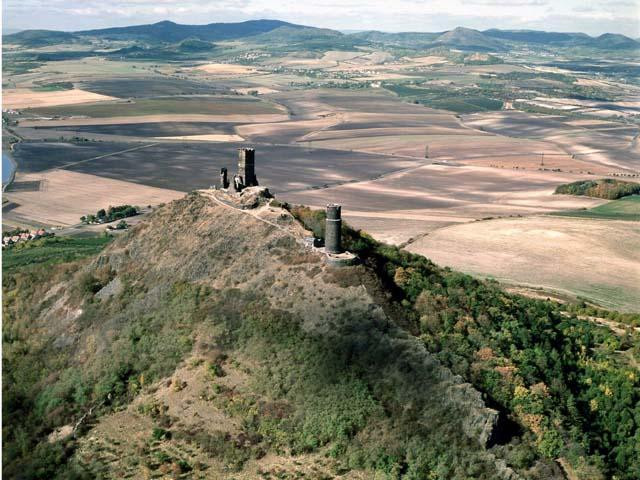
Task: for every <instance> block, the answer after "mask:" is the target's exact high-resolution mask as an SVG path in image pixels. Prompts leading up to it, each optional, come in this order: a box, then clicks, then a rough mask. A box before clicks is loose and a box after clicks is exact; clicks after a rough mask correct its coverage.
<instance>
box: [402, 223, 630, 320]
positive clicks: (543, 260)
mask: <svg viewBox="0 0 640 480" xmlns="http://www.w3.org/2000/svg"><path fill="white" fill-rule="evenodd" d="M639 244H640V223H638V222H620V221H604V222H603V221H602V220H593V219H586V218H585V219H582V218H568V217H555V216H553V217H552V216H542V217H528V218H521V219H499V220H490V221H485V222H477V223H468V224H464V225H455V226H451V227H447V228H443V229H440V230H438V231H436V232H434V233H432V234H430V235H427V236H425V237H423V238H421V239H419V240H417V241H416V242H414V243H412V244H411V245H409V246H408V247H407V249H408V250H409V251H411V252H414V253H419V254H421V255H425V256H426V257H427V258H430V259H431V260H433V261H434V262H436V263H438V264H441V265H446V266H449V267H452V268H455V269H457V270H461V271H463V272H467V273H472V274H474V275H481V276H484V277H490V278H495V279H497V280H501V281H504V282H507V283H514V284H524V285H529V286H537V287H543V288H546V289H548V290H550V291H551V292H554V291H555V292H560V293H564V294H567V293H569V294H573V295H578V296H582V297H584V298H587V299H589V300H591V301H594V302H596V303H598V304H600V305H603V306H605V307H607V308H621V309H623V310H626V311H638V310H640V290H639V288H640V285H639V284H638V278H640V249H638V248H637V247H638V245H639Z"/></svg>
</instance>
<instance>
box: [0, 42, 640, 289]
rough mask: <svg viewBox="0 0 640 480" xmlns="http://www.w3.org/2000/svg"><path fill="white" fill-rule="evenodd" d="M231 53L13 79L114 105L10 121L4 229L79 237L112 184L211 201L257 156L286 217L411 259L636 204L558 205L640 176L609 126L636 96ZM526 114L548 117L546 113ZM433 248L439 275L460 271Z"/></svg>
mask: <svg viewBox="0 0 640 480" xmlns="http://www.w3.org/2000/svg"><path fill="white" fill-rule="evenodd" d="M241 43H242V42H240V43H239V44H238V43H235V42H223V43H222V44H220V45H219V46H218V47H216V49H214V52H213V53H212V55H214V56H212V57H211V58H206V55H205V56H204V57H202V58H197V59H196V60H193V59H185V60H184V61H180V60H176V61H170V62H169V61H161V60H157V61H156V60H154V61H153V62H148V61H138V60H135V59H126V60H124V59H114V58H109V59H104V58H100V57H86V58H82V59H69V60H57V61H46V62H44V63H42V64H41V65H40V66H37V67H35V68H32V69H31V70H30V71H29V72H23V73H21V74H15V73H14V74H12V75H10V77H9V78H8V79H7V82H9V83H8V85H10V86H11V87H12V88H13V87H15V90H16V91H24V92H29V94H30V95H40V96H43V97H41V98H42V99H45V98H47V99H48V100H47V101H49V102H54V103H55V100H54V97H53V96H51V95H63V94H65V95H67V97H68V90H66V91H65V90H60V91H56V90H57V89H56V88H47V87H46V86H47V85H54V86H55V85H64V86H65V88H68V87H69V86H70V85H71V86H75V87H76V88H79V89H82V91H83V92H85V95H87V96H85V97H81V96H78V98H84V99H87V98H90V96H92V95H106V96H107V97H99V98H100V99H101V100H104V101H92V102H91V103H82V104H78V105H71V104H70V105H62V104H61V105H55V104H54V103H51V104H49V105H47V104H42V106H41V108H22V109H21V111H20V113H19V114H14V115H13V116H12V115H9V118H8V120H9V121H15V122H16V124H14V125H13V126H12V127H11V129H12V130H11V132H12V133H11V135H16V136H19V137H20V138H21V139H22V141H19V142H18V143H17V144H16V145H15V147H14V156H15V158H16V161H17V163H18V165H19V169H18V170H19V175H18V178H17V179H16V180H17V182H16V184H15V185H14V187H13V188H10V189H9V191H8V192H6V194H5V195H6V196H8V197H11V203H10V204H11V205H16V206H15V207H11V211H10V212H8V216H9V218H13V219H15V220H16V221H17V220H24V221H26V222H28V221H31V222H32V223H33V222H36V223H37V221H43V222H49V223H56V222H59V223H66V224H68V223H72V222H73V221H75V220H74V219H75V218H76V217H77V216H78V209H77V208H76V207H75V206H74V205H73V203H74V202H76V201H77V198H79V196H80V195H85V196H86V198H87V202H89V203H91V205H95V206H96V208H98V207H97V206H98V205H101V204H102V203H104V202H105V199H106V197H107V196H108V193H107V192H108V188H109V187H108V185H111V184H110V183H109V182H118V183H117V189H116V190H114V191H118V192H120V193H123V192H125V191H127V190H130V191H131V193H132V194H133V193H135V199H136V201H138V203H153V202H154V201H155V202H158V201H160V200H159V199H160V198H163V199H166V198H174V196H175V195H178V194H179V193H180V192H188V191H190V190H193V189H198V188H206V187H209V186H210V185H213V184H216V183H217V181H218V175H219V169H220V168H221V167H227V168H228V169H229V171H230V172H231V173H233V172H234V171H235V168H236V162H237V152H236V149H237V148H238V147H240V146H253V147H255V148H256V162H257V163H256V173H257V175H258V179H259V181H260V183H261V185H264V186H267V187H269V188H270V189H271V190H272V191H273V192H274V193H276V194H278V196H279V197H280V198H282V199H283V200H285V201H288V202H291V203H301V204H306V205H311V206H314V207H318V208H323V207H324V205H326V204H327V203H330V202H339V203H341V204H342V205H343V208H344V216H345V218H346V219H347V220H348V221H349V223H350V224H352V225H354V226H355V227H357V228H361V229H363V230H365V231H368V232H370V233H371V234H373V235H374V236H375V237H376V238H377V239H380V240H384V241H387V242H390V243H395V244H401V245H405V244H407V245H408V248H414V247H415V246H416V245H419V244H420V242H422V241H424V240H425V239H428V238H430V237H431V236H432V235H438V234H439V232H441V231H442V232H448V231H455V228H469V229H471V230H473V229H475V228H477V229H482V228H483V225H484V224H485V223H487V222H486V221H485V220H483V219H487V218H501V219H513V220H514V221H515V220H516V219H519V216H531V215H540V214H549V213H552V214H554V215H555V214H558V215H561V216H559V217H551V218H556V219H559V218H567V219H568V218H569V216H572V217H581V219H583V220H585V221H586V220H588V219H591V220H593V221H600V222H606V221H612V220H620V219H626V220H637V219H638V216H637V215H638V214H637V211H636V210H635V204H632V203H631V202H633V200H625V202H622V203H616V202H613V203H610V204H606V203H605V202H604V201H602V200H597V199H590V198H576V197H570V196H559V195H553V191H554V189H555V187H556V186H558V185H560V184H564V183H568V182H572V181H577V180H586V179H592V178H594V176H598V178H607V177H608V178H617V177H625V178H626V177H628V178H629V179H630V180H631V181H633V179H634V178H638V177H640V146H639V145H640V142H639V141H638V138H639V136H638V132H639V131H640V130H639V129H638V127H637V125H636V124H635V123H634V122H632V121H629V120H628V119H621V118H618V117H617V116H615V115H614V116H607V115H605V114H604V113H603V112H604V111H605V110H607V109H611V108H614V107H615V106H616V105H617V106H618V107H620V108H619V110H618V111H619V112H620V113H624V114H625V115H626V114H627V113H625V112H627V111H631V110H633V108H636V104H637V96H638V94H640V87H636V86H634V85H632V84H625V85H624V88H622V87H621V84H620V83H619V82H617V81H614V80H612V79H607V78H601V77H602V76H599V77H598V78H597V79H596V78H595V77H593V78H592V76H590V75H588V74H583V73H576V72H571V71H555V70H553V69H552V70H553V71H550V70H549V67H548V65H547V66H545V65H544V64H546V63H548V58H546V57H544V56H540V57H537V56H535V55H531V54H527V55H524V56H521V57H518V60H517V62H516V63H514V64H510V63H509V58H508V57H505V58H498V57H495V56H491V55H487V54H483V53H478V52H476V53H469V52H452V51H450V52H446V51H443V50H437V51H430V52H428V53H425V52H423V51H420V52H416V53H415V54H408V53H407V51H406V50H404V49H403V48H404V47H403V48H399V49H398V48H396V47H394V48H390V49H384V48H375V49H372V50H366V49H365V50H360V49H355V48H353V47H350V48H346V49H345V50H340V49H336V48H331V49H326V50H321V49H320V50H318V49H314V50H313V51H306V52H289V51H287V53H284V54H283V53H281V52H277V51H274V50H270V49H268V51H266V52H263V53H259V52H260V49H259V46H257V45H254V44H253V43H252V44H251V45H250V47H249V49H248V50H246V49H245V48H247V47H246V45H245V46H244V47H240V45H241ZM236 48H240V49H239V50H236ZM255 49H257V50H256V52H258V53H255V52H254V51H253V50H255ZM51 51H53V52H57V51H58V48H57V47H54V48H52V49H51ZM223 52H235V53H234V54H233V55H231V54H229V55H227V53H223ZM62 53H64V52H62ZM173 54H175V51H173V53H172V55H173ZM254 54H255V55H254ZM463 59H466V60H463ZM467 60H470V61H471V62H472V63H473V62H480V63H482V62H484V61H486V62H489V64H486V65H482V64H478V65H475V64H465V63H463V62H466V61H467ZM45 96H48V97H45ZM591 97H593V98H591ZM34 98H35V97H34ZM38 98H40V97H38ZM42 101H44V100H42ZM527 102H537V103H540V104H542V103H544V104H545V105H548V106H550V107H553V108H552V110H550V111H549V112H547V113H540V112H536V111H534V109H532V108H529V107H530V104H529V103H527ZM522 105H524V106H527V105H529V106H528V107H527V108H526V109H521V110H519V108H521V106H522ZM612 105H613V107H612ZM26 106H33V107H35V106H36V105H26ZM616 108H617V107H616ZM600 110H602V111H600ZM614 176H615V177H614ZM64 182H69V187H68V190H69V192H68V194H67V195H66V196H64V198H62V199H61V200H60V201H59V202H58V203H56V202H57V200H56V198H57V196H56V195H57V194H56V193H54V192H53V191H52V188H53V186H54V185H56V186H57V187H56V188H58V189H62V185H63V184H64ZM76 182H86V183H87V184H90V185H94V189H93V190H92V189H86V188H84V187H83V186H82V185H79V184H77V183H76ZM102 182H105V183H102ZM114 185H115V184H114ZM30 186H33V187H30ZM36 186H37V187H36ZM114 188H115V187H114ZM149 189H151V190H149ZM154 189H155V190H154ZM11 190H13V191H11ZM145 196H148V197H145ZM145 198H148V200H144V199H145ZM50 205H56V209H57V210H65V209H66V210H68V211H67V213H66V214H62V213H60V212H57V211H56V212H54V211H53V209H52V208H51V207H50ZM479 220H482V221H479ZM574 220H578V218H575V219H574ZM567 221H570V220H567ZM490 223H491V222H489V224H490ZM464 231H465V232H466V230H464ZM589 231H590V232H593V231H595V230H589ZM437 245H438V248H439V249H440V251H438V252H436V253H437V254H441V255H443V258H448V257H446V255H448V254H449V253H450V252H451V251H454V252H457V253H456V254H459V252H458V251H457V250H456V249H455V245H453V246H452V245H450V244H448V243H446V242H439V243H438V244H437ZM527 248H529V247H527ZM611 248H615V245H612V246H611ZM469 251H472V246H469ZM578 273H579V272H578ZM483 274H484V273H483ZM523 275H524V273H523ZM576 275H577V274H576ZM507 277H508V275H506V274H505V275H504V278H507ZM533 277H534V276H533V275H532V276H531V278H533ZM509 278H510V277H509ZM522 278H523V279H522V280H521V281H522V282H525V280H524V277H522ZM576 278H578V277H576ZM531 283H535V281H533V282H531ZM565 283H566V284H567V285H569V283H568V282H565ZM605 283H606V282H604V283H603V284H605ZM575 285H578V283H572V284H571V285H570V287H571V288H573V286H575ZM571 288H569V287H567V289H568V290H570V289H571ZM576 288H578V287H576Z"/></svg>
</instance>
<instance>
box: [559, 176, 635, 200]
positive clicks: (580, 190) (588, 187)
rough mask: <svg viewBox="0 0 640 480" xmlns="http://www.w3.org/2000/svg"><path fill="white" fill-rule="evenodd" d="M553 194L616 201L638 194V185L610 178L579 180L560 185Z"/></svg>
mask: <svg viewBox="0 0 640 480" xmlns="http://www.w3.org/2000/svg"><path fill="white" fill-rule="evenodd" d="M555 193H557V194H565V195H585V196H587V197H597V198H605V199H607V200H616V199H618V198H622V197H626V196H628V195H637V194H639V193H640V183H635V182H624V181H622V180H614V179H612V178H604V179H602V180H579V181H577V182H573V183H567V184H566V185H560V186H559V187H558V188H556V191H555Z"/></svg>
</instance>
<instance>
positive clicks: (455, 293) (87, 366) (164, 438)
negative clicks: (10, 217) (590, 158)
mask: <svg viewBox="0 0 640 480" xmlns="http://www.w3.org/2000/svg"><path fill="white" fill-rule="evenodd" d="M323 225H324V217H323V214H322V212H314V211H311V210H309V209H305V208H289V209H284V208H282V206H281V205H280V204H279V203H278V202H277V201H276V200H272V199H270V198H269V196H268V195H265V193H264V192H263V191H262V190H260V189H249V190H246V191H245V192H244V193H243V195H242V196H241V197H240V198H238V197H231V196H228V195H226V194H224V193H222V192H219V191H202V192H194V193H192V194H190V195H188V196H186V197H185V198H183V199H181V200H178V201H175V202H172V203H170V204H168V205H165V206H163V207H161V208H159V209H157V210H156V211H154V212H153V213H152V214H151V215H150V216H149V217H148V218H147V220H146V221H144V222H142V223H140V224H139V225H138V226H136V227H135V228H133V229H131V231H129V232H128V233H126V234H125V235H123V236H121V237H118V238H117V239H115V240H113V242H112V243H111V244H110V245H109V246H107V247H106V248H105V249H104V250H102V251H101V252H100V253H99V254H98V255H96V256H89V257H87V258H86V259H85V260H75V261H72V262H71V263H56V262H55V261H54V258H53V253H52V252H53V248H54V245H53V244H48V245H47V248H49V251H48V253H47V256H46V258H47V260H46V263H42V264H38V263H34V264H32V265H29V266H20V262H13V263H12V265H14V267H13V269H12V270H11V271H5V272H3V276H4V281H3V289H4V295H3V298H4V305H3V308H4V332H3V333H4V336H3V342H4V348H3V361H4V379H3V380H4V381H3V397H4V402H5V403H4V405H5V406H4V410H3V421H4V423H5V428H4V429H3V440H4V442H3V445H4V451H3V472H4V474H5V475H6V476H8V477H14V478H15V477H20V478H53V477H56V476H60V477H65V478H67V477H71V476H74V478H97V477H100V478H124V477H129V478H138V477H143V476H151V477H155V476H162V475H164V476H167V475H169V474H171V475H174V476H182V477H181V478H295V477H301V476H302V477H305V476H307V477H317V478H322V477H330V476H340V477H341V478H372V477H374V476H375V477H376V478H403V479H428V478H429V479H462V478H502V479H505V480H506V479H509V480H514V479H518V478H526V479H543V478H544V479H554V478H557V479H560V478H563V476H562V473H561V471H560V469H559V467H558V466H557V465H556V463H555V462H554V461H553V459H555V458H559V457H562V458H563V462H564V464H565V465H566V467H565V468H569V469H571V471H572V472H574V473H575V474H576V476H577V478H590V479H598V478H604V475H605V474H606V475H607V476H609V475H610V474H615V475H618V476H619V478H621V479H625V480H627V479H631V478H634V476H635V475H636V474H637V473H638V472H639V471H640V470H639V469H640V464H638V458H637V456H636V455H634V453H633V448H634V445H635V444H634V443H633V438H634V435H637V432H638V426H637V425H636V424H634V421H633V417H632V416H631V417H629V414H628V410H629V409H633V408H636V409H637V408H638V407H637V405H638V400H639V398H638V395H639V393H638V392H639V389H638V384H637V383H638V380H637V378H636V377H634V376H633V374H634V372H635V370H634V368H633V367H630V366H629V365H627V364H625V363H624V361H625V359H626V358H627V356H626V355H617V356H613V351H628V352H629V355H633V351H632V347H630V346H629V344H630V343H631V341H632V340H633V339H632V338H631V337H630V335H631V333H629V334H628V335H627V336H626V337H624V336H623V337H618V336H615V335H613V334H611V333H610V332H609V331H608V330H607V328H605V327H599V326H596V325H593V324H591V323H589V322H584V321H581V320H579V319H576V318H575V317H573V316H572V315H570V314H568V313H566V312H561V311H560V310H559V308H558V306H557V305H555V304H552V303H551V302H541V301H536V300H529V299H525V298H523V297H518V296H513V295H508V294H506V293H505V292H503V291H502V290H500V289H499V288H498V286H497V285H496V284H494V283H492V282H480V281H477V280H474V279H472V278H471V277H468V276H465V275H461V274H458V273H455V272H451V271H448V270H445V269H440V268H439V267H437V266H436V265H434V264H433V263H431V262H430V261H428V260H427V259H425V258H424V257H420V256H416V255H411V254H408V253H407V252H403V251H401V250H399V249H397V248H395V247H390V246H387V245H383V244H379V243H377V242H374V241H373V240H372V239H371V238H369V237H368V236H366V235H364V234H362V233H359V232H355V231H353V230H350V229H349V228H345V229H344V232H343V233H344V237H345V245H346V247H347V248H348V249H349V250H351V251H354V252H357V253H358V255H359V256H360V259H361V264H360V265H358V266H352V267H345V268H338V269H336V268H332V267H329V266H327V265H326V264H325V263H324V262H323V261H322V256H321V255H320V254H319V253H318V252H316V251H314V250H312V249H309V248H308V247H305V246H304V242H303V239H304V237H307V236H308V235H310V233H309V232H308V231H307V230H306V229H307V228H308V229H311V230H313V232H314V234H315V235H316V236H322V235H323V234H324V233H323ZM63 245H64V246H65V248H67V249H68V248H69V245H67V244H66V243H64V242H63ZM34 248H35V247H34ZM92 248H93V247H92ZM5 255H8V256H9V257H10V256H11V255H13V251H8V252H5ZM30 258H33V259H34V262H36V260H35V259H37V258H38V256H37V254H36V253H35V252H31V255H30ZM68 258H69V252H68V251H65V253H64V256H63V257H61V259H60V262H63V261H65V259H68ZM72 258H73V257H72ZM587 379H590V381H589V382H587ZM471 382H472V383H473V384H474V385H475V387H473V386H471V384H470V383H471ZM592 384H593V387H591V385H592ZM599 385H604V386H605V387H606V388H605V387H603V388H599ZM479 390H482V394H481V393H480V391H479ZM612 392H615V393H612ZM594 402H595V403H594ZM594 405H596V408H595V409H594V407H593V406H594ZM634 405H635V407H634ZM598 406H599V407H598ZM598 439H602V440H598Z"/></svg>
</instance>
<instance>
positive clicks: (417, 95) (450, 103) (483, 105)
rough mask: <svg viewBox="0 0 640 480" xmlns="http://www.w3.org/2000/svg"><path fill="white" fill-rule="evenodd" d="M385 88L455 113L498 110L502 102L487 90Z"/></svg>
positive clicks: (397, 86)
mask: <svg viewBox="0 0 640 480" xmlns="http://www.w3.org/2000/svg"><path fill="white" fill-rule="evenodd" d="M385 88H386V89H387V90H389V91H391V92H393V93H395V94H396V95H398V96H399V97H402V98H404V99H406V100H409V101H413V102H414V103H421V104H423V105H426V106H427V107H431V108H437V109H440V110H448V111H450V112H455V113H475V112H485V111H492V110H500V109H501V108H502V101H501V100H498V99H496V98H493V97H492V96H497V95H496V92H495V91H493V90H491V89H488V88H482V89H480V88H476V87H471V88H465V89H464V90H453V89H448V88H443V87H429V88H423V87H417V86H413V85H403V84H396V85H386V86H385Z"/></svg>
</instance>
